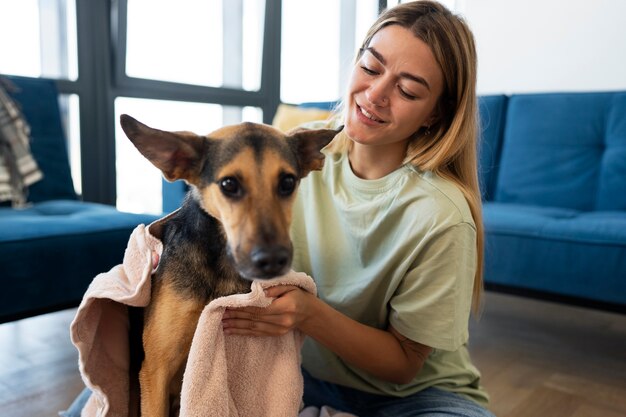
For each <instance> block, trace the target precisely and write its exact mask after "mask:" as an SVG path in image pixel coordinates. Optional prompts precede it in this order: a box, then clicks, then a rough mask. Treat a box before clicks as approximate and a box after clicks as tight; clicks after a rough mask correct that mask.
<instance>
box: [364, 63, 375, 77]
mask: <svg viewBox="0 0 626 417" xmlns="http://www.w3.org/2000/svg"><path fill="white" fill-rule="evenodd" d="M361 69H362V70H363V72H365V73H366V74H369V75H376V74H377V73H376V71H374V70H372V69H369V68H368V67H366V66H365V65H361Z"/></svg>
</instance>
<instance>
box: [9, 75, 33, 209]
mask: <svg viewBox="0 0 626 417" xmlns="http://www.w3.org/2000/svg"><path fill="white" fill-rule="evenodd" d="M0 82H1V83H0V202H2V201H11V203H12V206H13V207H22V206H24V205H26V197H27V193H28V186H29V185H31V184H33V183H35V182H37V181H39V180H40V179H41V178H42V177H43V174H42V172H41V171H40V170H39V167H38V166H37V162H36V161H35V159H34V158H33V156H32V154H31V153H30V146H29V141H30V128H29V126H28V124H27V123H26V121H25V120H24V117H23V116H22V114H21V112H20V111H19V108H18V107H17V105H16V103H15V102H14V101H13V100H12V99H11V97H10V96H9V94H8V93H7V92H6V90H5V89H4V88H3V84H5V85H6V84H8V81H7V80H0ZM10 86H11V85H10V84H9V85H8V87H10Z"/></svg>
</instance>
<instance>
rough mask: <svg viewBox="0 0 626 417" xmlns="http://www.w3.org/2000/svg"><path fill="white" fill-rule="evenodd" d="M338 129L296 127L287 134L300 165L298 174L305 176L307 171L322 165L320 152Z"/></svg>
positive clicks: (317, 168) (322, 160)
mask: <svg viewBox="0 0 626 417" xmlns="http://www.w3.org/2000/svg"><path fill="white" fill-rule="evenodd" d="M342 129H343V126H341V127H340V128H339V129H337V130H335V129H313V130H307V129H298V130H295V131H293V132H291V133H290V134H289V135H288V136H287V140H288V141H289V144H290V145H291V146H292V148H293V149H294V151H295V153H296V155H297V157H298V163H299V165H300V176H301V177H302V178H304V177H306V176H307V175H308V173H309V172H311V171H314V170H319V169H321V168H322V166H323V165H324V154H323V153H322V152H320V151H321V150H322V148H324V146H326V145H328V144H329V143H330V141H331V140H333V138H334V137H335V136H336V135H337V133H339V132H341V130H342Z"/></svg>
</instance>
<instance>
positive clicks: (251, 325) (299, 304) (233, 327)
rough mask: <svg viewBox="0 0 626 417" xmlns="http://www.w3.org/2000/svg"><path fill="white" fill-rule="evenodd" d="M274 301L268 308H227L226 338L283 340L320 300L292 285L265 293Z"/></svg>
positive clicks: (224, 325)
mask: <svg viewBox="0 0 626 417" xmlns="http://www.w3.org/2000/svg"><path fill="white" fill-rule="evenodd" d="M265 295H266V296H267V297H272V298H274V301H273V302H272V304H270V305H269V306H268V307H265V308H262V307H244V308H227V309H226V311H225V312H224V316H223V318H222V326H223V329H224V333H226V334H238V335H249V336H281V335H284V334H286V333H288V332H289V331H291V330H293V329H297V328H299V327H300V326H301V325H302V323H303V322H304V321H305V320H306V319H307V317H308V316H309V311H310V307H311V301H312V300H316V299H317V298H316V297H315V296H314V295H313V294H311V293H308V292H307V291H305V290H303V289H301V288H299V287H295V286H292V285H277V286H275V287H271V288H268V289H266V290H265Z"/></svg>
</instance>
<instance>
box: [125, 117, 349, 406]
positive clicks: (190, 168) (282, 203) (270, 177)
mask: <svg viewBox="0 0 626 417" xmlns="http://www.w3.org/2000/svg"><path fill="white" fill-rule="evenodd" d="M120 122H121V125H122V128H123V129H124V132H125V133H126V135H127V136H128V138H129V139H130V140H131V141H132V142H133V144H134V145H135V146H136V147H137V149H138V150H139V152H141V153H142V154H143V155H144V156H145V157H146V158H147V159H148V160H150V162H152V164H154V165H155V166H156V167H157V168H159V169H160V170H161V171H162V172H163V175H164V176H165V178H166V179H168V180H169V181H174V180H177V179H183V180H185V181H186V182H187V183H188V184H189V185H190V186H191V189H190V192H189V193H188V195H187V197H186V199H185V201H184V203H183V205H182V207H181V208H180V209H179V210H178V211H176V212H174V213H173V214H171V215H170V216H168V217H166V218H164V219H163V220H162V221H160V222H158V223H156V224H154V225H153V226H154V227H155V229H153V228H151V231H152V232H154V231H155V230H156V231H157V233H156V234H158V235H159V237H161V239H162V242H163V253H162V255H161V259H160V262H159V266H158V268H157V269H156V272H155V273H154V276H153V277H152V296H151V301H150V304H149V305H148V306H147V307H146V308H145V310H144V312H143V333H142V341H143V342H142V344H143V352H144V358H143V362H142V363H141V369H140V371H139V390H140V398H141V404H140V407H141V415H142V416H147V417H167V416H170V415H177V414H178V411H177V407H178V406H179V397H180V390H181V387H182V376H183V371H184V368H185V365H186V361H187V356H188V354H189V349H190V345H191V340H192V337H193V334H194V331H195V329H196V325H197V322H198V319H199V316H200V313H201V312H202V310H203V309H204V307H205V305H206V304H207V303H209V302H210V301H211V300H213V299H215V298H217V297H221V296H225V295H230V294H235V293H245V292H249V291H250V283H251V281H252V280H253V279H267V278H272V277H276V276H280V275H283V274H285V273H287V272H288V271H289V269H290V267H291V258H292V244H291V240H290V238H289V226H290V221H291V206H292V204H293V201H294V193H295V191H296V188H297V186H298V183H299V180H300V179H301V178H303V177H304V176H306V175H307V174H308V173H309V172H310V171H311V170H317V169H320V168H321V167H322V165H323V163H324V155H323V154H322V153H321V152H320V150H321V149H322V148H323V147H324V146H326V145H327V144H328V143H329V142H330V141H331V140H332V138H333V137H334V136H335V135H336V134H337V133H338V131H335V130H330V129H322V130H300V131H297V132H295V133H292V134H288V135H285V134H283V133H281V132H280V131H278V130H276V129H274V128H272V127H269V126H266V125H260V124H254V123H242V124H239V125H234V126H228V127H224V128H222V129H219V130H217V131H215V132H213V133H212V134H210V135H208V136H198V135H195V134H193V133H189V132H166V131H162V130H157V129H153V128H151V127H148V126H146V125H144V124H142V123H140V122H138V121H137V120H135V119H133V118H132V117H130V116H128V115H122V116H121V119H120ZM131 414H134V412H133V413H131Z"/></svg>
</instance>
